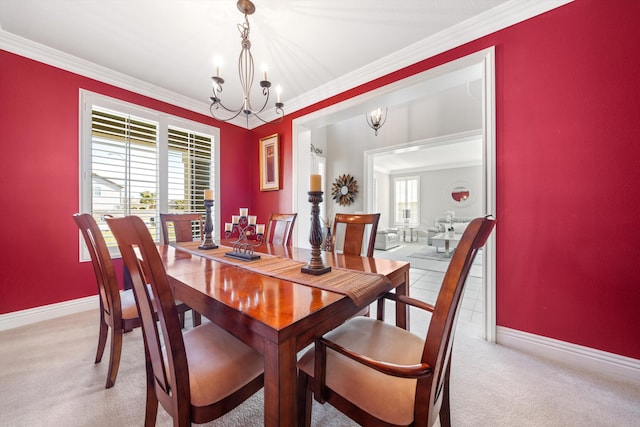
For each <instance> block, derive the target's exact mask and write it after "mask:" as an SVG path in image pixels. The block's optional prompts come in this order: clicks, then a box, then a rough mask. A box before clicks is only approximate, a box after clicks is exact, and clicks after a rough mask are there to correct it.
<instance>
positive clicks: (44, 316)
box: [0, 295, 100, 331]
mask: <svg viewBox="0 0 640 427" xmlns="http://www.w3.org/2000/svg"><path fill="white" fill-rule="evenodd" d="M99 304H100V303H99V301H98V295H92V296H89V297H84V298H78V299H74V300H71V301H63V302H59V303H56V304H49V305H43V306H41V307H35V308H29V309H27V310H20V311H14V312H13V313H7V314H0V331H6V330H7V329H13V328H18V327H20V326H25V325H30V324H32V323H36V322H41V321H43V320H50V319H55V318H56V317H62V316H67V315H69V314H74V313H80V312H82V311H88V310H97V309H98V307H99Z"/></svg>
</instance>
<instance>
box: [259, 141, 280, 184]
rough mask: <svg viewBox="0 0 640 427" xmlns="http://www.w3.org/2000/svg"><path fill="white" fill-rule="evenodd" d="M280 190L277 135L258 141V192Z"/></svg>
mask: <svg viewBox="0 0 640 427" xmlns="http://www.w3.org/2000/svg"><path fill="white" fill-rule="evenodd" d="M279 189H280V143H279V140H278V134H277V133H275V134H273V135H270V136H267V137H265V138H262V139H260V191H273V190H279Z"/></svg>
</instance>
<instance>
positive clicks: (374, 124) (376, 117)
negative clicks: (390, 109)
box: [365, 108, 387, 136]
mask: <svg viewBox="0 0 640 427" xmlns="http://www.w3.org/2000/svg"><path fill="white" fill-rule="evenodd" d="M365 117H366V118H367V124H368V125H369V127H370V128H371V129H373V130H374V131H375V132H376V136H378V129H380V128H381V127H382V125H384V122H386V121H387V108H385V109H384V112H383V111H382V108H377V109H375V110H373V111H372V112H370V113H369V114H366V115H365Z"/></svg>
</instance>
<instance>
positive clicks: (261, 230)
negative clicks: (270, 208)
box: [256, 224, 264, 234]
mask: <svg viewBox="0 0 640 427" xmlns="http://www.w3.org/2000/svg"><path fill="white" fill-rule="evenodd" d="M256 233H258V234H264V224H258V225H256Z"/></svg>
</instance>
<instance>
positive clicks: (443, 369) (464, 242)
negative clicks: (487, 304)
mask: <svg viewBox="0 0 640 427" xmlns="http://www.w3.org/2000/svg"><path fill="white" fill-rule="evenodd" d="M494 226H495V220H494V219H493V218H491V217H485V218H476V219H474V220H473V221H472V222H471V223H470V224H469V226H468V227H467V229H466V230H465V232H464V234H463V236H462V239H461V240H460V243H459V244H458V247H457V249H456V250H455V252H454V254H453V258H452V259H451V261H450V263H449V267H448V269H447V272H446V273H445V276H444V278H443V281H442V285H441V288H440V292H439V294H438V297H437V299H436V303H435V305H431V304H427V303H425V302H423V301H420V300H418V299H415V298H411V297H408V296H402V295H396V294H394V293H387V294H386V295H385V298H388V299H391V300H394V301H396V302H401V303H405V304H407V305H409V306H411V307H416V308H418V309H422V310H426V311H427V312H430V313H431V317H430V321H429V325H428V329H427V333H426V338H424V339H423V338H422V337H420V336H417V335H415V334H413V333H411V332H409V331H407V330H405V329H402V328H399V327H396V326H395V325H391V324H389V323H385V322H383V321H380V320H376V319H372V318H370V317H354V318H352V319H350V320H348V321H347V322H346V323H344V324H342V325H341V326H339V327H337V328H336V329H334V330H333V331H331V332H329V333H328V334H326V335H324V336H323V337H321V338H319V339H317V340H316V342H315V346H314V348H312V349H310V350H308V351H307V352H306V353H305V354H304V355H303V356H302V357H301V358H300V360H299V362H298V369H299V370H298V398H297V399H298V410H299V412H298V425H299V426H301V425H305V426H308V425H309V423H310V419H311V395H312V394H313V396H314V397H315V399H316V400H317V401H318V402H320V403H325V402H328V403H330V404H331V405H332V406H334V407H335V408H336V409H338V410H340V411H341V412H343V413H344V414H345V415H347V416H348V417H349V418H351V419H353V420H354V421H356V422H357V423H359V424H360V425H365V426H373V425H375V426H380V425H385V426H431V425H433V424H434V422H435V421H436V420H437V418H438V415H439V416H440V424H441V425H442V426H449V425H451V418H450V406H449V374H450V372H451V349H452V346H453V339H454V332H453V331H455V324H456V320H457V314H458V309H459V307H460V301H461V299H462V293H463V290H464V285H465V282H466V279H467V276H468V274H469V270H470V268H471V265H472V263H473V260H474V258H475V256H476V254H477V252H478V250H479V249H480V248H482V246H484V244H485V242H486V241H487V239H488V238H489V235H490V234H491V232H492V230H493V228H494Z"/></svg>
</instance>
